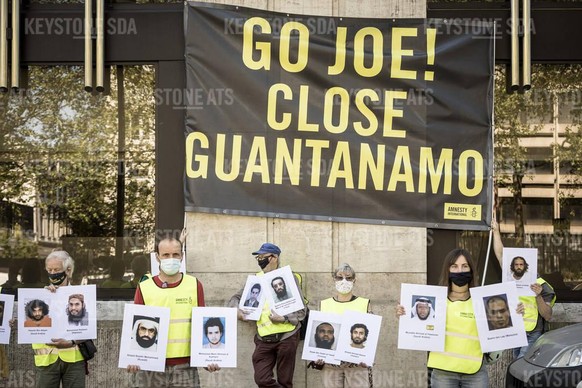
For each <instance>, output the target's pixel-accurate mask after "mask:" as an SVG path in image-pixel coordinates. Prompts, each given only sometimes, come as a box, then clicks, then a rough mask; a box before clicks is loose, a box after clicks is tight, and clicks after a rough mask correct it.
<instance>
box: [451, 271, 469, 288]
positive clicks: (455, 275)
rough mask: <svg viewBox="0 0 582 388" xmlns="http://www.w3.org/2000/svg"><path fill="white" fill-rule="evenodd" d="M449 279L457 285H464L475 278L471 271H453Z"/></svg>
mask: <svg viewBox="0 0 582 388" xmlns="http://www.w3.org/2000/svg"><path fill="white" fill-rule="evenodd" d="M449 280H450V281H451V282H453V283H455V285H456V286H459V287H463V286H466V285H467V284H469V282H470V281H471V280H473V274H472V273H471V272H451V273H450V274H449Z"/></svg>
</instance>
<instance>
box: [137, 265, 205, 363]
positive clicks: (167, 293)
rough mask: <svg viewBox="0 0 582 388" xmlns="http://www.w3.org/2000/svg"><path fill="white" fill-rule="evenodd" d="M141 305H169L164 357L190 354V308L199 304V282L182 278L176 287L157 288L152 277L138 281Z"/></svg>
mask: <svg viewBox="0 0 582 388" xmlns="http://www.w3.org/2000/svg"><path fill="white" fill-rule="evenodd" d="M139 288H140V289H141V293H142V296H143V300H144V304H146V305H149V306H160V307H169V308H170V328H169V330H168V347H167V349H166V358H178V357H190V336H191V333H190V330H191V324H192V307H197V306H198V281H197V280H196V278H195V277H194V276H190V275H186V274H184V276H183V277H182V282H181V283H180V284H179V285H178V286H177V287H172V288H163V289H162V288H160V287H158V286H157V285H156V283H155V282H154V280H153V278H149V279H147V280H144V281H143V282H141V283H140V284H139Z"/></svg>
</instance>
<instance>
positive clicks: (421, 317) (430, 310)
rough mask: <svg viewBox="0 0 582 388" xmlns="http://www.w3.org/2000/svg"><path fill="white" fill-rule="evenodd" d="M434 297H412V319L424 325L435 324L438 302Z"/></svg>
mask: <svg viewBox="0 0 582 388" xmlns="http://www.w3.org/2000/svg"><path fill="white" fill-rule="evenodd" d="M435 299H436V298H435V297H434V296H422V295H412V304H411V308H410V317H411V318H413V319H414V320H418V321H419V322H422V323H427V324H434V321H435V318H436V314H435V308H436V301H435Z"/></svg>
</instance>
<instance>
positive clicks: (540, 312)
mask: <svg viewBox="0 0 582 388" xmlns="http://www.w3.org/2000/svg"><path fill="white" fill-rule="evenodd" d="M491 230H492V231H493V250H494V251H495V256H497V259H498V260H499V264H500V265H501V267H503V241H502V240H501V233H500V232H499V225H498V224H497V220H496V219H495V217H493V219H492V220H491ZM519 259H521V258H520V257H517V258H514V259H513V260H512V263H511V264H512V268H513V267H516V263H520V260H519ZM523 262H524V263H525V259H524V260H523ZM525 264H527V263H525ZM525 264H523V265H520V266H519V268H518V269H520V271H518V272H519V273H520V274H522V273H524V272H525V271H526V270H527V268H526V267H525ZM522 267H523V269H521V268H522ZM530 289H531V290H532V292H533V293H534V294H535V296H523V295H522V296H520V297H519V301H520V303H521V304H523V307H524V308H525V313H524V314H523V321H524V323H525V331H526V334H527V343H528V346H522V347H521V348H515V349H514V350H513V357H514V358H519V357H523V356H525V353H526V352H527V350H528V348H529V347H530V346H531V345H532V344H533V343H534V342H536V341H537V339H538V338H540V337H541V335H542V334H543V333H544V332H545V331H547V330H548V322H549V321H550V319H551V318H552V308H553V306H554V303H555V302H556V293H555V291H554V289H553V287H552V286H551V285H550V284H549V283H548V282H546V281H545V280H544V279H543V278H541V277H538V278H537V279H536V281H535V283H532V284H531V285H530Z"/></svg>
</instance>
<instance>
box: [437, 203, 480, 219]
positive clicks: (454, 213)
mask: <svg viewBox="0 0 582 388" xmlns="http://www.w3.org/2000/svg"><path fill="white" fill-rule="evenodd" d="M444 218H445V220H463V221H480V220H481V205H467V204H464V203H450V202H445V214H444Z"/></svg>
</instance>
